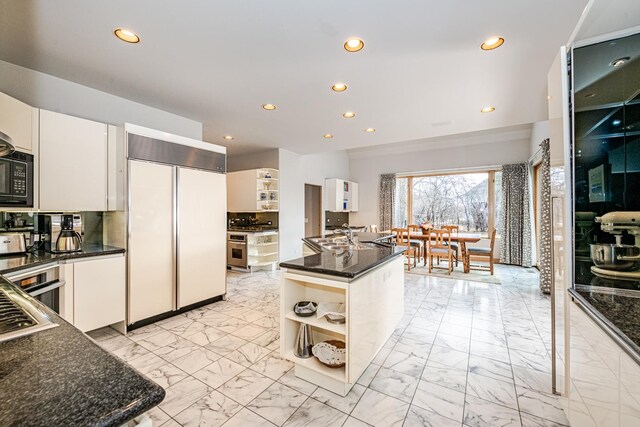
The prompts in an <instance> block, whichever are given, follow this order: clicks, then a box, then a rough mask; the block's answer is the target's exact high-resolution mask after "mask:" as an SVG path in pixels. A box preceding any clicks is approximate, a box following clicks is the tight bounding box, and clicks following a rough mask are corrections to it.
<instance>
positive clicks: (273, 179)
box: [258, 178, 278, 181]
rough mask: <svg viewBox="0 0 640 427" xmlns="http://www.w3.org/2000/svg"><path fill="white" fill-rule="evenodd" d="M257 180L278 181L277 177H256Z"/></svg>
mask: <svg viewBox="0 0 640 427" xmlns="http://www.w3.org/2000/svg"><path fill="white" fill-rule="evenodd" d="M258 181H278V178H258Z"/></svg>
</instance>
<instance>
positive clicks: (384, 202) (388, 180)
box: [378, 173, 396, 230]
mask: <svg viewBox="0 0 640 427" xmlns="http://www.w3.org/2000/svg"><path fill="white" fill-rule="evenodd" d="M378 197H379V199H378V209H379V214H380V225H379V227H378V229H379V230H389V229H390V228H391V227H393V214H394V212H393V209H394V207H395V201H396V174H394V173H387V174H383V175H380V193H379V194H378Z"/></svg>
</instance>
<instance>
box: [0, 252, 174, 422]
mask: <svg viewBox="0 0 640 427" xmlns="http://www.w3.org/2000/svg"><path fill="white" fill-rule="evenodd" d="M101 254H102V252H101ZM85 256H86V255H85ZM0 280H2V281H5V280H4V279H2V278H0ZM31 300H32V301H33V302H34V303H35V304H39V306H40V307H42V308H43V309H44V310H45V311H46V312H47V314H49V316H50V317H51V318H52V319H53V320H54V322H55V323H57V324H58V325H59V326H57V327H55V328H51V329H47V330H44V331H41V332H36V333H34V334H31V335H27V336H23V337H20V338H15V339H12V340H9V341H4V342H1V343H0V425H2V426H9V425H12V426H14V425H15V426H18V425H20V426H23V425H29V426H63V425H64V426H72V425H74V426H75V425H82V426H119V425H121V424H123V423H126V422H127V421H129V420H131V419H133V418H135V417H136V416H138V415H140V414H143V413H144V412H146V411H147V410H149V409H151V408H153V407H154V406H156V405H158V404H159V403H160V402H161V401H162V399H164V395H165V392H164V390H163V389H162V387H160V386H159V385H157V384H155V383H154V382H152V381H150V380H148V379H147V378H145V377H144V376H143V375H142V374H140V373H138V372H137V371H136V370H134V369H132V368H131V367H129V366H128V365H126V364H125V363H124V362H122V361H120V360H119V359H117V358H116V357H115V356H112V355H111V354H109V353H108V352H106V351H105V350H103V349H102V348H100V347H99V346H98V345H97V344H96V343H94V342H93V341H92V340H91V339H89V338H88V337H87V336H86V335H84V334H83V333H82V332H80V331H79V330H78V329H76V328H74V327H73V326H71V325H70V324H68V323H67V322H66V321H64V320H63V319H62V318H60V317H59V316H57V315H56V314H55V313H54V312H52V311H51V310H49V309H48V308H47V307H46V306H44V305H41V304H40V303H39V302H37V301H36V300H34V299H31Z"/></svg>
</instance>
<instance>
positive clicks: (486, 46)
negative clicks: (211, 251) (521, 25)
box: [480, 37, 504, 50]
mask: <svg viewBox="0 0 640 427" xmlns="http://www.w3.org/2000/svg"><path fill="white" fill-rule="evenodd" d="M503 43H504V39H503V38H502V37H491V38H490V39H487V40H485V41H484V43H482V44H481V45H480V49H482V50H493V49H497V48H499V47H500V46H502V44H503Z"/></svg>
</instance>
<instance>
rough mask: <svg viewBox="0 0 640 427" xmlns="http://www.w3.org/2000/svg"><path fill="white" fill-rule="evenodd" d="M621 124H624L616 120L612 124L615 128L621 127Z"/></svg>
mask: <svg viewBox="0 0 640 427" xmlns="http://www.w3.org/2000/svg"><path fill="white" fill-rule="evenodd" d="M620 123H622V122H621V121H620V120H618V119H615V120H614V121H612V122H611V124H612V125H614V126H620Z"/></svg>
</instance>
